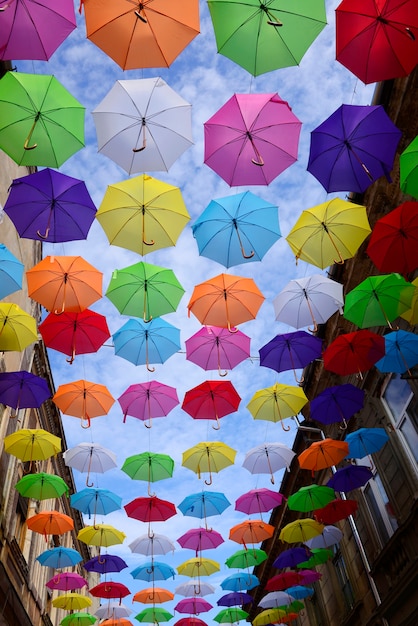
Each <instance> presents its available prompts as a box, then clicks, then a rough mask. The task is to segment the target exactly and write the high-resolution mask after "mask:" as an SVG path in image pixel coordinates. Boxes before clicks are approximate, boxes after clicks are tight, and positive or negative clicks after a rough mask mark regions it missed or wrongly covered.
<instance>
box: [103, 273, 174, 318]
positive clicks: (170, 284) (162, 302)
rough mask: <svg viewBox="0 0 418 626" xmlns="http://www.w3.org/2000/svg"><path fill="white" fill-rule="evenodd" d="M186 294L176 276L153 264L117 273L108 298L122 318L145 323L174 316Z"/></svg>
mask: <svg viewBox="0 0 418 626" xmlns="http://www.w3.org/2000/svg"><path fill="white" fill-rule="evenodd" d="M183 294H184V289H183V287H182V286H181V285H180V283H179V282H178V280H177V278H176V276H175V274H174V272H173V271H172V270H170V269H166V268H164V267H159V266H157V265H151V264H150V263H144V262H143V261H141V262H140V263H135V265H130V266H129V267H125V268H124V269H122V270H114V272H113V274H112V278H111V279H110V283H109V286H108V288H107V291H106V296H107V297H108V298H109V300H110V301H111V302H113V304H114V305H115V307H116V308H117V309H118V311H119V312H120V313H122V314H123V315H133V316H134V317H142V316H143V319H144V322H147V321H150V320H151V319H152V318H153V317H160V316H161V315H165V314H166V313H172V312H174V311H175V310H176V309H177V307H178V305H179V302H180V300H181V298H182V296H183Z"/></svg>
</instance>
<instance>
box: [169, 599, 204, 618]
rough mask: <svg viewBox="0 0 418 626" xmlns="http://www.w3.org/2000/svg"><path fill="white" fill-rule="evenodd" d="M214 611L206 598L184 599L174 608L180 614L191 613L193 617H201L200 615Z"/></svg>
mask: <svg viewBox="0 0 418 626" xmlns="http://www.w3.org/2000/svg"><path fill="white" fill-rule="evenodd" d="M211 609H213V606H212V604H211V603H210V602H208V601H207V600H205V599H204V598H199V597H197V598H184V600H180V602H178V603H177V604H176V606H175V607H174V610H175V611H177V612H178V613H189V614H191V615H199V613H206V612H207V611H210V610H211Z"/></svg>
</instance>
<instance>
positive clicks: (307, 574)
mask: <svg viewBox="0 0 418 626" xmlns="http://www.w3.org/2000/svg"><path fill="white" fill-rule="evenodd" d="M299 576H300V582H301V584H302V585H311V584H312V583H314V582H316V581H317V580H321V578H322V574H321V573H320V572H315V571H313V570H311V569H301V570H300V572H299Z"/></svg>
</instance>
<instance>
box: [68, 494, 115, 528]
mask: <svg viewBox="0 0 418 626" xmlns="http://www.w3.org/2000/svg"><path fill="white" fill-rule="evenodd" d="M70 505H71V506H72V508H73V509H76V510H77V511H80V512H81V513H85V514H86V515H88V516H89V519H91V516H92V515H93V518H94V520H96V515H108V514H109V513H112V511H118V510H119V509H121V508H122V498H121V497H120V496H119V495H118V494H117V493H113V491H109V489H98V488H95V489H93V488H91V487H88V488H87V489H82V490H81V491H78V492H77V493H73V494H72V495H71V496H70Z"/></svg>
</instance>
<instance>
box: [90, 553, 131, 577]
mask: <svg viewBox="0 0 418 626" xmlns="http://www.w3.org/2000/svg"><path fill="white" fill-rule="evenodd" d="M83 567H84V569H85V570H87V571H88V572H96V573H97V574H108V573H110V572H121V571H122V570H123V569H125V568H126V567H128V564H127V563H125V561H124V560H123V559H122V558H121V557H120V556H118V555H117V554H100V555H99V556H94V557H93V558H92V559H90V560H89V561H86V562H85V563H84V565H83Z"/></svg>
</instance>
